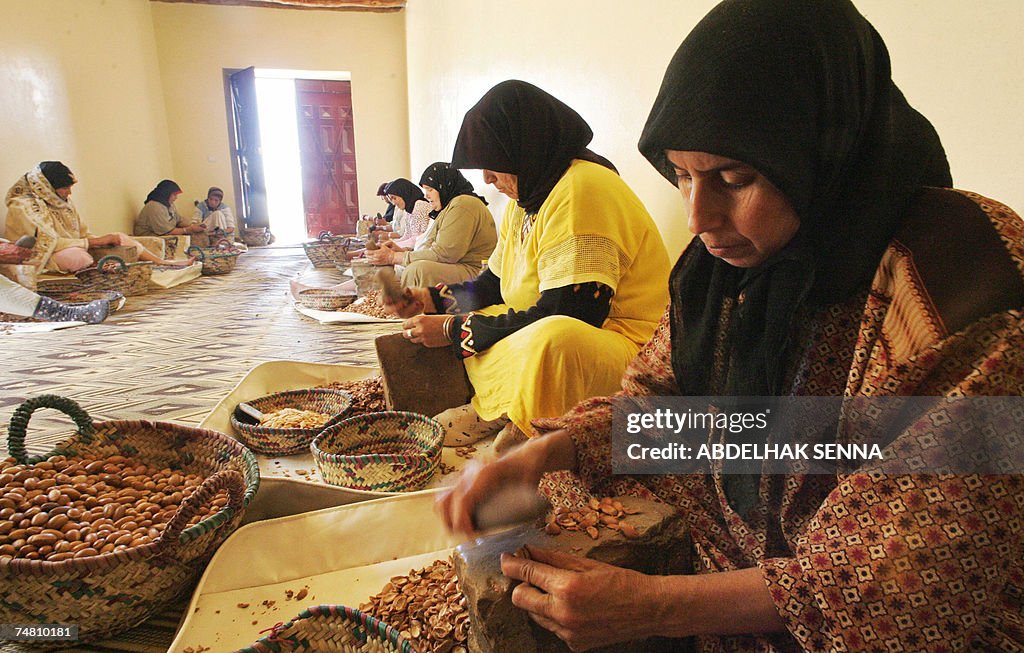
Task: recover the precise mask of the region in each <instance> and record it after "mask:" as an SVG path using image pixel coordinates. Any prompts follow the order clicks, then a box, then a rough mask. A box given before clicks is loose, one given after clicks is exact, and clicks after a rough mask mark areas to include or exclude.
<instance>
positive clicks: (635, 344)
mask: <svg viewBox="0 0 1024 653" xmlns="http://www.w3.org/2000/svg"><path fill="white" fill-rule="evenodd" d="M591 138H593V132H592V131H591V129H590V126H589V125H587V123H586V121H585V120H583V118H582V117H581V116H580V115H579V114H578V113H576V112H575V111H574V110H573V109H572V108H570V107H569V106H567V105H566V104H564V103H563V102H561V101H560V100H558V99H557V98H555V97H554V96H552V95H550V94H548V93H546V92H545V91H543V90H541V89H539V88H537V87H536V86H533V85H532V84H527V83H526V82H521V81H517V80H510V81H506V82H502V83H500V84H498V85H497V86H495V87H494V88H492V89H491V90H489V91H488V92H487V93H486V94H485V95H484V96H483V97H482V98H481V99H480V101H479V102H477V104H476V106H474V107H473V108H472V109H470V110H469V111H468V112H467V113H466V117H465V118H464V119H463V123H462V128H461V130H460V131H459V137H458V140H457V141H456V144H455V153H454V157H453V160H454V162H453V164H452V165H454V166H457V167H462V168H474V169H482V170H483V174H484V180H485V181H487V182H488V183H492V184H494V186H495V187H496V188H497V189H498V190H499V191H501V192H502V193H504V194H505V195H507V196H508V197H509V198H511V199H512V200H514V201H513V202H510V203H509V204H508V206H507V208H506V211H505V216H504V218H503V220H502V223H501V237H500V239H499V242H498V246H497V247H496V248H495V250H494V253H493V254H492V255H491V256H490V259H489V262H488V270H487V271H486V272H485V273H484V274H483V275H481V276H480V277H479V278H477V279H475V280H474V281H472V282H470V283H467V284H463V285H460V286H448V287H444V288H438V289H435V290H433V291H431V294H430V295H429V296H427V295H424V299H423V301H422V304H424V305H426V306H427V307H428V308H430V309H431V310H430V311H428V312H431V313H447V314H448V315H449V316H453V317H452V318H451V319H445V318H433V317H430V316H422V317H416V318H413V319H412V320H410V321H409V322H408V326H407V328H408V329H409V330H410V331H409V334H410V338H411V339H412V340H413V341H415V342H423V343H424V344H426V345H427V346H437V345H443V344H448V343H451V344H452V346H453V348H454V349H455V350H456V351H457V352H458V353H459V355H461V356H462V357H463V358H464V359H465V363H466V371H467V373H468V374H469V379H470V381H471V382H472V384H473V387H474V388H475V389H476V394H475V395H474V397H473V403H472V406H471V407H470V406H466V407H463V408H461V409H459V412H458V414H457V415H455V414H451V415H447V416H444V415H443V416H442V422H443V423H445V424H446V425H447V424H448V423H449V422H451V424H452V427H451V428H450V429H449V435H450V440H449V441H450V442H451V441H453V440H454V441H456V442H458V441H459V440H460V439H461V441H462V442H465V441H469V440H472V439H474V438H478V437H481V436H483V435H486V434H487V430H488V429H487V428H484V429H473V428H471V427H472V426H473V424H472V422H473V420H475V419H477V418H478V417H479V419H481V420H484V421H486V422H492V421H493V422H494V423H496V424H497V423H500V422H501V421H502V420H503V418H504V417H506V416H507V418H508V419H509V420H511V422H512V424H513V425H514V429H513V427H511V426H510V427H509V430H508V431H506V433H507V434H509V435H511V436H512V437H513V439H517V438H521V437H522V436H524V435H533V434H534V432H533V429H532V427H531V426H530V420H532V419H535V418H539V417H554V416H556V415H560V414H561V413H563V412H564V411H565V410H566V409H568V408H569V407H571V406H573V405H574V404H576V403H577V402H579V401H581V400H582V399H585V398H586V397H591V396H594V395H602V394H607V393H609V392H614V390H615V389H616V388H617V387H618V382H619V378H620V377H621V376H622V372H623V370H624V369H625V368H626V365H627V364H628V363H629V361H630V359H632V358H633V356H635V355H636V352H637V351H638V350H639V348H640V346H641V345H642V344H643V343H644V342H646V341H647V339H648V338H650V336H651V334H652V333H653V332H654V328H655V326H656V324H657V319H658V316H659V315H660V314H661V313H662V311H663V310H664V308H665V304H666V302H667V300H668V297H667V294H666V288H665V280H666V278H667V276H668V267H669V262H668V255H667V253H666V251H665V246H664V244H663V242H662V240H661V236H660V234H659V233H658V230H657V228H656V227H655V225H654V222H653V221H652V220H651V217H650V215H648V213H647V210H646V209H645V208H644V206H643V204H642V203H641V202H640V200H639V199H638V198H637V197H636V195H634V194H633V192H632V191H631V190H630V189H629V187H628V186H627V185H626V184H625V182H623V181H622V179H621V178H620V177H619V176H618V174H617V172H616V171H615V167H614V166H613V165H612V164H611V163H610V162H609V161H608V160H607V159H605V158H604V157H602V156H599V155H597V154H595V153H594V152H592V151H590V150H589V149H587V145H588V144H589V143H590V140H591ZM425 292H426V291H425V290H424V293H425ZM408 314H409V313H403V315H408ZM437 325H439V326H440V327H446V329H444V330H442V332H441V333H440V337H437V334H436V328H435V327H436V326H437ZM510 378H514V379H522V381H521V382H518V383H508V379H510ZM467 419H468V421H469V422H470V424H469V425H468V426H467V425H466V420H467ZM470 431H472V432H470ZM461 434H465V435H464V436H463V435H461ZM502 440H503V441H505V438H502Z"/></svg>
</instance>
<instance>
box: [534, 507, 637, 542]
mask: <svg viewBox="0 0 1024 653" xmlns="http://www.w3.org/2000/svg"><path fill="white" fill-rule="evenodd" d="M639 512H640V511H639V510H632V509H629V508H626V507H625V506H623V505H622V502H621V501H619V500H618V499H615V498H613V497H602V498H601V499H598V498H596V497H591V498H590V500H589V501H588V502H587V505H585V506H583V507H582V508H580V509H579V510H571V509H569V508H566V507H565V506H560V507H558V508H556V509H555V510H554V511H552V512H551V513H548V516H547V520H546V524H545V525H544V532H545V533H547V534H548V535H558V534H559V533H561V532H562V531H586V532H587V535H589V536H590V538H591V539H593V540H596V539H597V538H598V537H600V535H601V533H600V531H599V530H598V529H599V528H602V527H603V528H607V529H609V530H613V531H619V532H621V533H622V534H623V535H625V536H626V537H628V538H630V539H633V538H636V537H637V536H639V533H638V532H637V530H636V527H634V526H633V525H632V524H630V523H627V522H625V521H623V520H624V519H625V517H626V515H636V514H639Z"/></svg>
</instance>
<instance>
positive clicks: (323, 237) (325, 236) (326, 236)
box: [316, 230, 333, 243]
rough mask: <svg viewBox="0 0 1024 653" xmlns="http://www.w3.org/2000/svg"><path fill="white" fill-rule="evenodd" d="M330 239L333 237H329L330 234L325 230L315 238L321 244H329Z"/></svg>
mask: <svg viewBox="0 0 1024 653" xmlns="http://www.w3.org/2000/svg"><path fill="white" fill-rule="evenodd" d="M332 238H333V236H331V232H330V231H326V230H324V231H321V232H320V235H319V236H317V237H316V239H317V240H319V241H320V242H321V243H329V242H331V240H332Z"/></svg>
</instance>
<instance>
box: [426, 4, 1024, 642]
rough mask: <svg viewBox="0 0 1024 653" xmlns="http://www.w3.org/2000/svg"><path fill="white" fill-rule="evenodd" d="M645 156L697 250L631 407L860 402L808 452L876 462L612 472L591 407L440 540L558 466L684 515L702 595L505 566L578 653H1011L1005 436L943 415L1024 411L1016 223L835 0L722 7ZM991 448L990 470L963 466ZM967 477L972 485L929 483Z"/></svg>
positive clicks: (596, 569) (625, 392)
mask: <svg viewBox="0 0 1024 653" xmlns="http://www.w3.org/2000/svg"><path fill="white" fill-rule="evenodd" d="M640 151H641V152H642V153H643V154H644V155H645V156H646V157H647V158H648V159H649V160H650V161H651V163H652V164H653V165H654V166H655V167H656V168H657V169H658V170H659V171H660V172H661V173H662V174H664V175H665V177H666V178H667V179H668V180H669V181H670V182H671V183H672V184H673V185H676V186H678V188H679V189H680V191H681V192H682V194H683V198H684V202H685V203H686V205H687V207H688V209H689V226H690V229H691V231H693V232H694V233H695V234H696V236H697V237H696V238H695V239H694V240H693V242H692V243H691V245H690V246H689V247H688V248H687V250H686V251H685V252H684V253H683V255H682V257H681V258H680V259H679V262H678V263H677V264H676V266H675V269H674V270H673V272H672V278H671V293H672V304H671V307H670V310H669V311H668V312H667V313H666V315H665V317H664V319H663V320H662V324H661V326H660V327H659V329H658V331H657V333H656V334H655V336H654V338H653V339H652V340H651V342H650V343H648V344H647V345H646V346H645V347H644V349H643V350H642V351H641V352H640V354H639V356H637V358H636V359H635V361H633V363H632V364H631V365H630V368H629V369H628V370H627V372H626V375H625V376H624V378H623V385H622V388H623V389H622V393H621V395H622V396H621V399H623V400H625V399H627V398H629V397H631V396H645V395H654V396H672V395H687V396H696V397H705V398H708V397H709V396H710V395H725V396H729V395H760V396H762V397H769V398H772V397H774V398H778V397H801V396H816V397H822V396H825V397H839V398H842V397H847V398H849V399H850V401H849V402H848V404H846V405H847V407H854V408H855V407H856V406H862V407H865V408H866V410H851V411H850V412H848V413H841V414H837V415H835V416H834V420H833V421H831V422H827V423H825V424H824V425H823V427H822V428H821V429H820V430H817V431H813V432H810V433H809V435H810V436H812V437H815V438H819V442H820V443H822V444H840V443H846V442H849V441H850V440H849V439H848V438H851V437H853V436H856V437H862V438H865V439H866V440H865V441H866V442H871V443H874V444H875V445H878V447H879V449H880V451H881V453H882V456H881V458H880V459H870V460H853V459H847V460H844V461H842V462H841V464H840V465H839V466H838V467H837V468H836V467H834V468H832V471H831V472H830V473H819V474H811V473H807V472H806V471H801V470H800V469H790V470H787V471H785V472H775V471H772V470H775V469H778V467H777V463H776V462H775V461H771V460H770V459H768V460H766V461H764V462H763V463H756V461H755V463H756V464H755V466H754V467H753V468H752V469H751V468H750V467H747V468H745V469H743V473H739V474H729V473H726V472H727V468H726V467H725V463H724V462H723V461H721V460H715V459H713V458H711V459H695V460H689V461H679V462H678V464H675V465H672V466H667V467H663V468H662V470H663V471H672V472H675V474H673V475H667V474H666V475H648V476H613V475H612V465H611V462H612V448H611V444H612V438H611V434H612V419H613V417H612V413H613V411H612V399H611V398H597V399H591V400H589V401H587V402H584V403H582V404H580V405H579V406H577V407H576V408H575V409H574V410H573V411H572V412H570V413H568V414H566V415H565V416H563V417H561V418H558V419H552V420H539V421H537V422H535V425H536V426H537V427H538V428H540V429H543V430H551V431H552V432H549V433H547V434H546V435H545V436H544V437H542V438H538V439H537V440H535V441H531V442H529V443H527V444H525V445H523V446H521V447H519V448H517V449H515V450H513V451H512V452H511V453H510V454H509V455H508V456H506V457H505V458H502V459H499V460H498V461H497V462H496V463H494V464H492V465H489V466H487V467H484V468H483V469H482V470H479V472H478V473H476V474H475V475H473V476H472V477H466V478H465V479H462V480H460V482H459V483H458V485H457V486H456V488H455V490H454V491H453V492H452V493H450V494H449V495H448V496H447V497H445V498H444V499H443V501H442V506H443V510H444V514H445V518H446V520H447V521H448V523H449V524H450V525H451V526H452V527H454V528H455V529H457V530H460V531H471V530H472V523H471V515H472V514H473V510H474V507H475V505H476V504H477V503H478V502H479V501H480V499H481V498H482V497H485V496H487V495H488V494H489V493H490V492H492V491H493V490H494V489H495V488H496V487H498V486H500V485H501V484H502V483H508V482H515V481H518V482H526V483H537V482H538V481H539V480H540V477H541V474H542V473H544V472H548V471H553V470H574V471H576V472H578V473H579V475H580V476H581V477H582V480H583V481H584V483H585V484H586V487H587V488H588V489H589V490H590V491H592V492H594V493H595V494H600V495H607V494H611V495H619V494H629V493H632V494H637V495H640V496H644V497H648V498H657V499H659V500H661V501H664V502H667V503H669V504H671V505H674V506H677V507H678V509H679V511H680V514H682V515H684V516H685V519H686V524H687V526H688V528H689V532H690V536H691V537H692V553H693V560H694V565H695V569H694V572H695V573H694V575H688V576H663V577H652V576H645V575H643V574H640V573H637V572H633V571H629V570H624V569H619V568H616V567H612V566H609V565H603V564H601V563H597V562H594V561H590V560H578V559H575V558H572V557H570V556H565V555H559V554H556V553H552V552H550V551H546V550H544V549H535V548H532V547H531V551H530V553H531V554H532V555H531V556H530V557H531V558H532V560H529V559H525V558H523V559H520V558H507V559H505V560H503V562H502V569H503V571H504V573H505V574H507V575H508V576H510V577H511V578H514V579H520V580H523V579H529V582H528V583H523V584H522V585H520V586H519V587H517V588H516V592H515V594H514V595H513V597H512V600H513V603H515V604H516V605H517V606H519V607H521V608H523V609H526V610H527V611H529V612H530V613H531V616H532V617H533V619H534V620H535V621H536V622H538V623H539V624H541V625H542V626H544V627H546V628H548V629H550V630H552V631H554V632H555V634H557V635H558V636H559V637H561V638H562V639H564V640H565V641H566V642H568V643H569V645H570V647H571V648H572V649H573V650H586V649H588V648H592V647H594V646H600V645H606V644H611V643H613V642H615V641H621V640H627V639H643V638H645V637H649V636H652V635H662V636H668V637H683V636H691V635H696V636H697V645H698V648H699V650H701V651H737V652H739V651H751V652H753V651H852V650H860V651H867V650H880V651H962V650H986V651H993V650H1001V651H1002V650H1019V649H1021V648H1022V647H1024V630H1022V629H1021V626H1020V624H1021V614H1022V613H1024V600H1022V597H1024V566H1022V562H1021V556H1020V543H1021V541H1022V537H1024V480H1022V476H1021V475H1020V473H1019V472H1020V471H1021V464H1020V446H1019V443H1018V444H1017V445H1016V446H1015V447H1010V448H1003V449H993V450H989V449H988V448H987V447H988V445H992V444H996V445H999V443H1000V440H1001V439H1002V438H1004V437H1006V436H1005V435H1001V434H998V433H996V434H995V435H992V434H991V433H989V432H987V431H985V430H984V429H980V428H975V427H974V424H973V423H967V422H965V421H964V420H962V419H956V415H955V414H954V413H952V412H950V411H948V410H947V407H948V404H947V403H945V402H943V401H941V398H944V397H946V398H956V397H964V396H975V397H977V396H981V395H985V396H994V397H1001V398H1006V397H1019V396H1020V395H1021V394H1022V393H1024V319H1022V315H1024V313H1022V310H1021V309H1022V307H1024V274H1022V270H1024V230H1022V229H1021V227H1020V218H1019V217H1018V216H1017V215H1016V214H1015V213H1014V212H1013V211H1011V210H1010V209H1009V208H1007V207H1006V206H1004V205H1002V204H1000V203H999V202H996V201H993V200H990V199H987V198H984V197H981V196H979V195H976V194H974V193H969V192H964V191H956V190H951V189H950V188H948V186H950V185H951V180H950V174H949V170H948V166H947V164H946V159H945V154H944V152H943V149H942V146H941V143H940V141H939V139H938V137H937V135H936V134H935V131H934V129H932V127H931V125H930V124H929V123H928V121H927V120H925V119H924V118H923V117H922V116H921V115H920V114H918V113H917V112H916V111H914V109H912V108H911V107H910V106H909V104H908V103H907V101H906V100H905V99H904V97H903V95H902V94H901V93H900V92H899V90H898V89H897V88H896V86H895V85H894V84H893V82H892V79H891V75H890V68H889V57H888V52H887V50H886V48H885V45H884V43H883V42H882V40H881V38H880V36H879V35H878V33H877V32H876V31H875V30H874V29H873V28H872V27H871V25H870V24H869V23H868V22H867V21H866V20H865V19H864V17H863V16H861V15H860V14H859V13H858V12H857V10H856V9H855V8H854V7H853V5H852V4H851V3H850V2H849V1H848V0H726V1H725V2H722V3H721V4H720V5H718V6H717V7H716V8H715V9H714V10H712V11H711V13H709V14H708V16H707V17H705V18H704V19H703V20H702V21H701V22H700V23H699V24H698V25H697V27H696V28H694V30H693V32H691V34H690V35H689V36H688V37H687V38H686V40H685V41H684V42H683V44H682V46H681V47H680V48H679V50H678V52H677V53H676V55H675V57H674V58H673V59H672V61H671V63H670V64H669V68H668V71H667V73H666V75H665V80H664V83H663V85H662V88H661V91H660V93H659V95H658V98H657V100H656V101H655V104H654V107H653V109H652V110H651V114H650V118H649V119H648V122H647V125H646V126H645V128H644V131H643V135H642V137H641V139H640ZM915 395H916V396H922V397H934V398H938V399H934V400H932V401H931V402H929V403H928V405H929V406H931V408H928V409H926V411H925V412H923V413H920V414H918V413H914V414H908V415H901V416H900V417H901V419H903V418H908V417H909V418H910V419H909V420H908V421H905V422H900V423H905V424H910V425H911V426H909V427H902V426H901V427H899V428H895V429H889V430H886V429H876V428H871V427H873V426H875V425H877V424H876V422H875V421H873V420H874V419H876V417H875V416H874V412H875V411H877V410H882V409H883V408H884V407H885V406H886V405H888V404H886V403H885V402H883V401H882V400H883V399H885V398H893V397H906V396H915ZM864 399H871V400H872V401H873V402H874V403H871V404H864V403H860V402H859V401H853V400H864ZM620 405H621V404H620ZM907 405H908V406H910V405H912V404H907ZM880 414H882V415H884V414H885V413H884V412H882V413H880ZM1013 428H1014V430H1015V431H1017V432H1018V433H1019V427H1013ZM780 435H783V434H777V433H770V434H769V438H775V437H777V436H780ZM1009 435H1013V434H1012V433H1011V434H1009ZM615 437H616V438H620V437H624V435H623V434H622V433H616V434H615ZM731 437H732V436H731V434H730V433H725V432H722V431H721V430H715V429H712V430H711V432H710V433H707V432H705V433H700V434H699V435H696V436H693V437H692V438H691V439H689V440H686V441H684V444H685V445H687V446H690V447H692V451H694V452H696V451H698V450H699V448H700V447H701V446H706V445H712V444H729V443H730V442H731ZM1014 437H1017V436H1014ZM986 438H987V439H986ZM626 441H628V440H626ZM854 441H856V440H854ZM619 442H623V441H622V440H619ZM1000 446H1001V445H1000ZM997 450H998V451H1001V452H1004V453H1007V454H1008V455H1007V459H1006V460H998V459H993V458H991V457H990V458H989V459H987V460H986V459H984V458H982V457H981V456H984V455H985V454H986V453H989V454H990V451H997ZM990 456H991V454H990ZM616 460H621V459H616ZM966 460H969V461H970V465H977V467H970V466H967V467H963V466H961V467H960V469H964V470H966V471H968V472H976V473H944V474H940V473H938V472H939V471H941V470H943V469H949V468H950V467H952V468H953V469H956V465H963V464H964V462H965V461H966ZM908 461H909V463H908ZM995 463H998V464H999V465H1001V466H1000V467H996V464H995ZM761 464H763V465H764V467H763V468H762V467H761V466H760V465H761ZM914 465H918V466H917V467H914ZM921 465H923V466H921ZM997 468H998V469H1007V470H1010V471H1014V472H1017V473H1016V474H1013V475H1004V476H996V475H990V474H991V471H992V470H993V469H997ZM837 469H838V471H836V470H837ZM545 487H547V489H548V490H549V491H550V492H552V493H553V496H554V497H555V499H556V501H564V500H566V499H568V498H569V497H567V496H564V495H559V492H564V489H565V488H566V487H567V486H556V485H554V484H552V483H548V482H546V483H545Z"/></svg>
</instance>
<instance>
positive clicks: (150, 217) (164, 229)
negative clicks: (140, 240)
mask: <svg viewBox="0 0 1024 653" xmlns="http://www.w3.org/2000/svg"><path fill="white" fill-rule="evenodd" d="M180 195H181V186H178V184H177V183H175V182H173V181H171V180H170V179H164V180H162V181H161V182H160V183H159V184H157V185H156V188H154V189H153V190H151V191H149V195H147V196H146V201H145V203H144V205H143V207H142V210H141V211H139V216H138V217H137V218H135V228H134V230H133V233H134V234H135V235H136V236H180V235H184V234H192V233H199V232H205V231H206V228H205V227H203V225H201V224H194V223H192V224H188V225H184V224H181V219H180V218H179V217H178V212H177V211H176V210H175V208H174V200H176V199H178V196H180Z"/></svg>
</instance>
